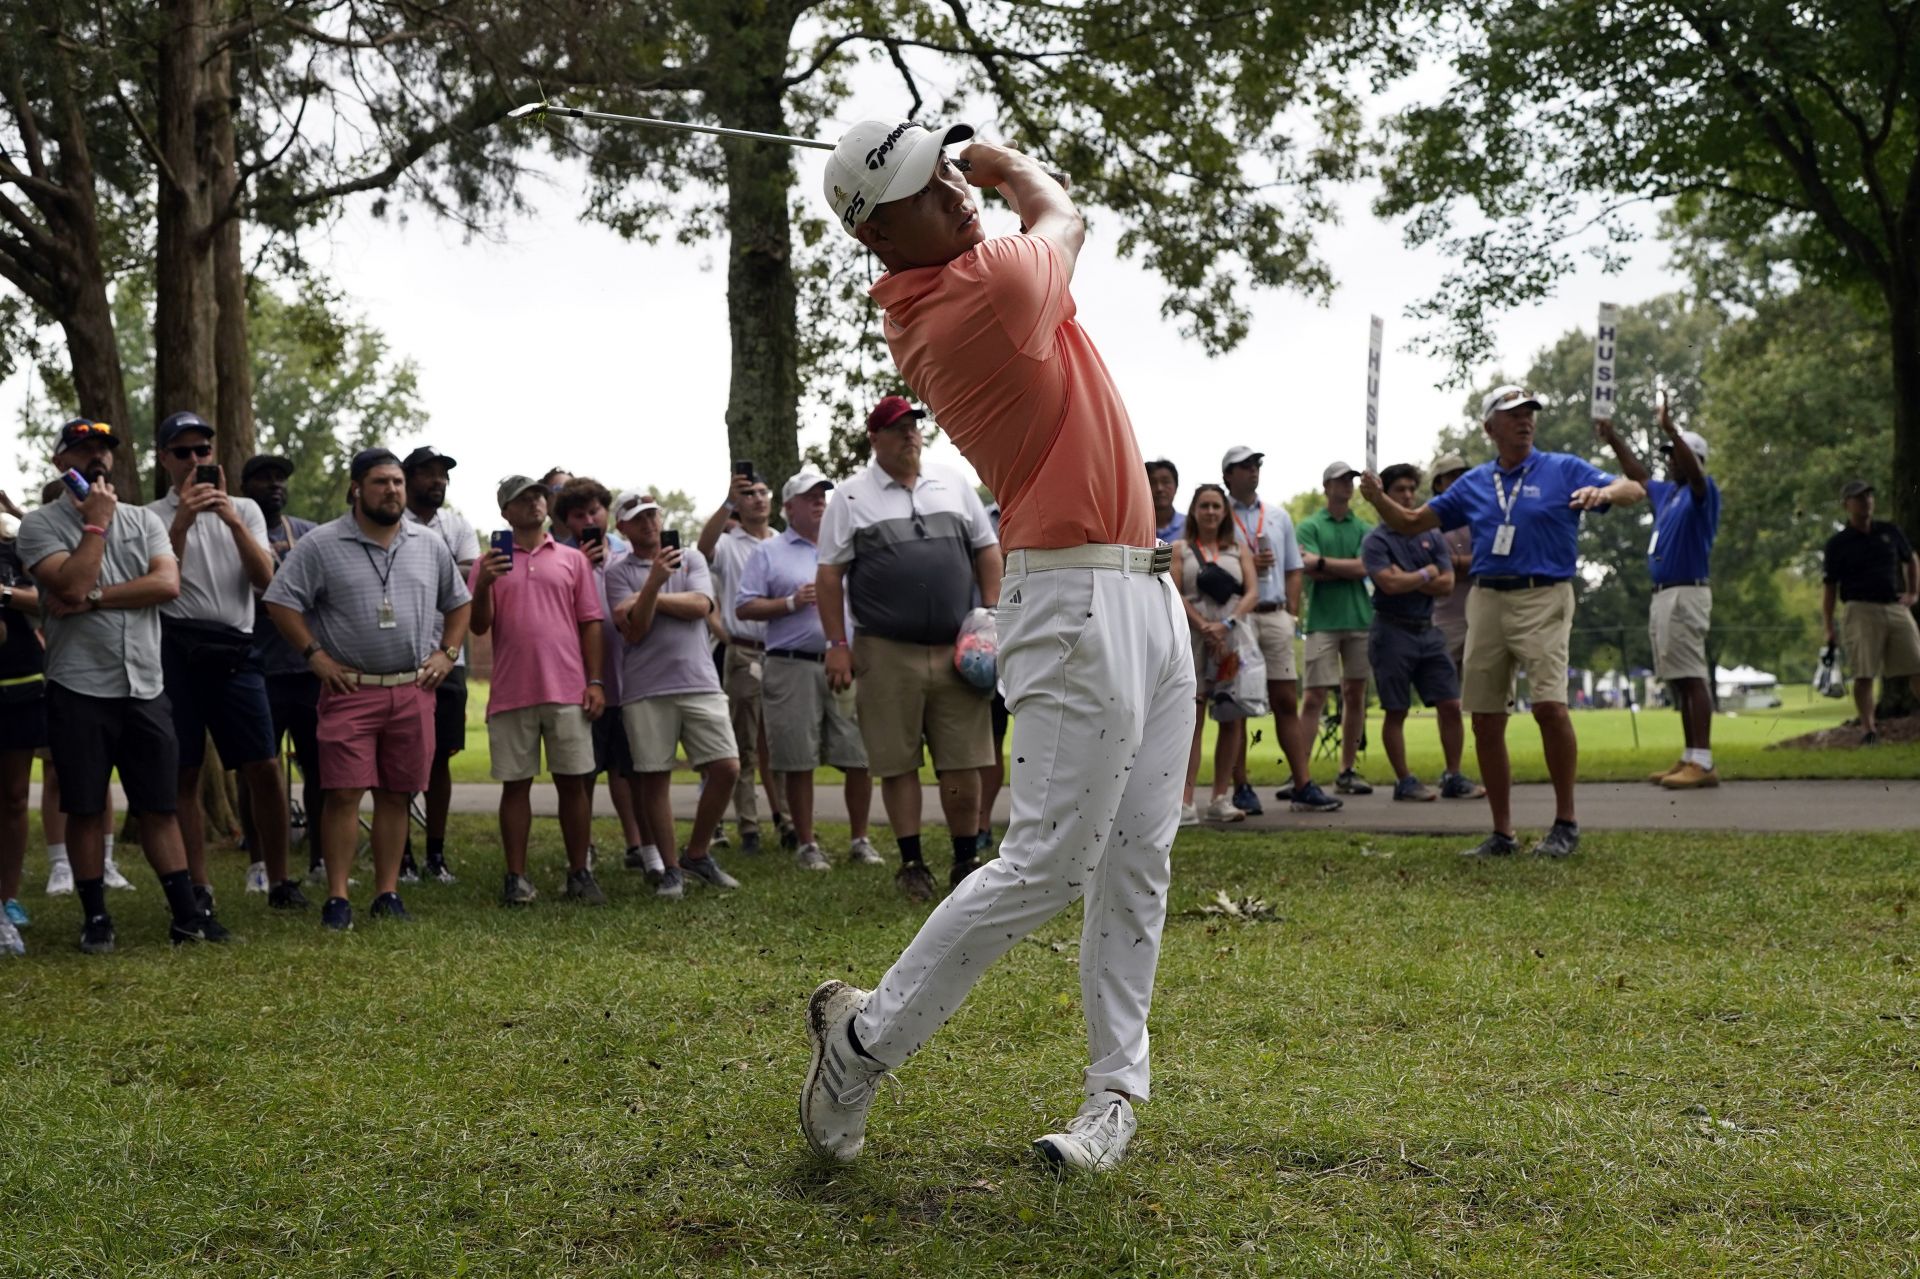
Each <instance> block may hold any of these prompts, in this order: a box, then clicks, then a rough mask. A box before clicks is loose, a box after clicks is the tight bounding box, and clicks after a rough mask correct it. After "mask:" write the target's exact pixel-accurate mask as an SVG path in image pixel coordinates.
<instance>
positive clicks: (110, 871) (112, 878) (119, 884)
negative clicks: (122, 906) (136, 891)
mask: <svg viewBox="0 0 1920 1279" xmlns="http://www.w3.org/2000/svg"><path fill="white" fill-rule="evenodd" d="M101 878H103V879H105V880H106V881H107V887H108V888H124V889H126V890H127V891H129V892H131V891H133V884H132V883H131V882H130V881H129V880H128V879H127V877H126V876H125V875H122V874H121V873H120V868H119V867H118V866H115V865H114V864H113V854H112V853H108V854H107V867H106V869H105V870H104V871H102V872H101Z"/></svg>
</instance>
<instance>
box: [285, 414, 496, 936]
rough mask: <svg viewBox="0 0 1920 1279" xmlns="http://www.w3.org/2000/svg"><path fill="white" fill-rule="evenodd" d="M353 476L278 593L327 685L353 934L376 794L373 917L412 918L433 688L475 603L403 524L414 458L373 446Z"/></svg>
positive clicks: (331, 803) (334, 903)
mask: <svg viewBox="0 0 1920 1279" xmlns="http://www.w3.org/2000/svg"><path fill="white" fill-rule="evenodd" d="M348 474H349V475H350V476H351V478H352V484H351V486H350V487H349V489H348V491H347V496H348V500H349V502H350V503H351V507H350V509H349V510H348V512H347V513H346V514H345V515H342V516H341V517H340V518H338V519H336V520H331V521H329V522H327V523H326V524H323V525H321V526H320V527H319V528H317V529H315V530H314V531H313V532H311V533H309V534H307V536H305V537H303V538H301V539H300V541H298V542H297V543H295V544H294V547H293V550H292V551H291V552H289V553H288V555H287V558H286V562H285V563H283V564H281V566H280V571H279V572H278V573H276V574H274V578H273V585H272V586H270V587H268V588H267V593H266V596H265V597H264V598H265V600H266V603H267V608H268V611H269V612H270V613H271V614H272V616H273V623H274V625H275V626H276V627H278V628H279V630H280V633H281V634H282V635H284V636H285V637H286V640H287V643H289V644H292V645H293V646H294V647H295V648H297V649H299V650H300V655H301V656H302V657H303V658H305V659H306V661H307V665H308V669H310V670H311V671H312V672H313V673H314V674H315V675H317V676H318V677H319V679H320V687H321V692H320V726H319V738H320V785H321V786H322V787H324V788H325V789H326V793H327V798H326V805H325V809H324V811H323V813H322V820H321V826H320V843H321V847H322V849H323V850H324V853H325V856H326V861H327V902H326V905H325V906H324V907H323V908H322V910H321V913H320V919H321V922H322V923H323V924H325V925H326V926H327V927H328V928H331V929H334V930H336V931H341V932H344V931H346V930H347V929H349V928H352V927H353V907H352V906H350V905H349V904H348V902H347V876H348V873H349V872H350V871H351V870H352V868H353V853H354V845H355V844H356V843H357V842H358V840H357V836H358V835H359V830H360V800H361V798H362V797H363V796H364V795H365V794H366V793H367V791H368V789H372V791H373V867H374V871H373V874H374V885H375V893H376V895H375V897H374V899H373V906H372V914H373V916H374V918H376V919H378V918H382V917H385V918H389V919H397V920H402V921H404V920H407V919H409V918H411V916H409V915H408V913H407V910H406V907H405V906H404V905H402V904H401V901H400V893H399V891H398V886H399V882H400V850H401V847H402V845H403V844H404V843H405V841H406V833H407V805H408V803H409V801H410V800H411V798H412V796H414V795H416V794H418V793H419V792H420V791H422V790H425V789H426V785H427V772H428V770H429V769H430V768H431V767H432V764H433V690H434V688H435V686H437V685H438V684H439V683H440V682H441V681H442V680H444V679H445V678H446V677H447V673H448V672H449V671H451V670H452V669H453V662H454V658H455V657H457V656H458V655H459V652H460V643H461V641H462V640H464V639H466V637H467V617H468V613H469V612H470V611H471V608H472V604H471V596H470V595H469V594H468V592H467V585H466V583H465V582H463V581H461V580H460V575H459V572H458V570H456V569H455V567H454V563H453V556H452V554H451V553H449V552H448V550H447V548H446V544H445V543H444V542H442V541H441V540H440V539H439V538H438V537H436V536H434V535H433V534H432V533H429V532H428V531H427V530H425V529H423V528H421V527H420V525H419V524H418V523H416V522H414V521H412V520H407V519H404V518H403V514H404V512H405V509H406V508H405V492H406V478H405V475H404V474H403V473H402V471H401V469H400V459H399V458H397V457H395V456H394V455H393V454H392V453H390V452H388V451H387V450H386V449H382V448H372V449H365V450H363V451H362V452H360V453H358V454H356V455H355V456H354V459H353V463H352V465H351V467H350V468H349V470H348ZM309 623H311V628H310V627H309Z"/></svg>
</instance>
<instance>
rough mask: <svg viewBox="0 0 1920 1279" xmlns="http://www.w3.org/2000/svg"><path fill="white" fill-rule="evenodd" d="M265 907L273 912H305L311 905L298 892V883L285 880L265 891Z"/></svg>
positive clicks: (304, 896)
mask: <svg viewBox="0 0 1920 1279" xmlns="http://www.w3.org/2000/svg"><path fill="white" fill-rule="evenodd" d="M267 905H268V906H269V907H271V908H272V909H274V910H305V909H306V908H307V907H309V906H311V905H313V903H312V902H310V901H308V900H307V895H306V894H305V893H303V892H301V891H300V881H299V880H297V879H285V880H282V881H280V882H279V883H277V884H275V885H274V886H273V887H272V888H269V889H268V890H267Z"/></svg>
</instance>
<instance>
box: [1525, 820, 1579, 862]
mask: <svg viewBox="0 0 1920 1279" xmlns="http://www.w3.org/2000/svg"><path fill="white" fill-rule="evenodd" d="M1579 851H1580V824H1579V823H1578V822H1559V821H1557V822H1555V823H1554V824H1553V829H1552V830H1550V831H1548V832H1547V833H1546V834H1545V835H1543V836H1541V838H1540V842H1539V843H1537V844H1535V845H1534V846H1533V855H1534V856H1535V857H1571V856H1573V855H1574V854H1575V853H1577V852H1579Z"/></svg>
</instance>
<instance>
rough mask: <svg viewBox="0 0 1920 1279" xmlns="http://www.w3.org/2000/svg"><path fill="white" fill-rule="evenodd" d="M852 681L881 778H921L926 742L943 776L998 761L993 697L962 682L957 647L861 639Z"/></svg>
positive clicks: (871, 758)
mask: <svg viewBox="0 0 1920 1279" xmlns="http://www.w3.org/2000/svg"><path fill="white" fill-rule="evenodd" d="M853 676H854V680H853V688H854V693H855V694H856V697H855V701H856V703H857V705H858V707H859V712H860V739H861V741H863V742H864V743H866V747H867V759H868V760H869V761H870V762H871V764H872V767H873V771H874V773H875V774H876V775H877V776H879V777H882V778H886V777H899V776H900V775H901V774H903V773H912V772H917V771H918V770H919V768H920V741H921V739H922V738H923V737H924V738H925V739H926V743H927V747H928V749H929V750H930V751H932V753H933V767H934V769H935V770H936V771H938V772H942V773H944V772H948V771H951V770H955V769H963V768H985V767H986V766H987V765H989V764H991V763H993V761H994V749H993V694H992V692H991V691H989V690H987V689H983V688H975V687H974V686H973V685H971V684H969V683H967V681H965V680H964V679H961V678H960V672H959V671H957V670H955V669H954V668H953V645H951V644H903V643H901V642H900V641H898V640H890V639H881V638H880V637H879V636H877V635H857V636H855V637H854V641H853Z"/></svg>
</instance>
